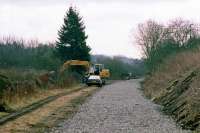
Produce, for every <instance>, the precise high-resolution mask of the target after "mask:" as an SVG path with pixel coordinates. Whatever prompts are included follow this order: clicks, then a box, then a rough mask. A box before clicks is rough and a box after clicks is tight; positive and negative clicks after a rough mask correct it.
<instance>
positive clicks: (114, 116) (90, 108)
mask: <svg viewBox="0 0 200 133" xmlns="http://www.w3.org/2000/svg"><path fill="white" fill-rule="evenodd" d="M139 87H140V84H139V80H129V81H121V82H116V83H114V84H111V85H107V86H104V87H102V88H100V89H101V90H100V91H98V92H97V93H95V94H94V95H93V96H92V97H91V98H90V99H88V100H87V102H86V103H85V104H83V105H82V106H81V107H80V109H79V111H78V112H77V113H76V114H75V115H74V116H73V117H72V118H71V119H68V120H66V121H64V122H62V123H60V125H59V126H58V127H56V128H53V129H52V130H51V132H52V133H187V131H183V130H182V129H181V128H180V127H178V126H176V123H175V122H174V121H173V120H172V119H171V118H169V117H168V116H166V115H163V114H162V113H161V112H160V111H159V110H160V106H158V105H156V104H154V103H152V102H151V101H150V100H148V99H146V98H144V96H143V95H142V91H140V90H139V89H138V88H139Z"/></svg>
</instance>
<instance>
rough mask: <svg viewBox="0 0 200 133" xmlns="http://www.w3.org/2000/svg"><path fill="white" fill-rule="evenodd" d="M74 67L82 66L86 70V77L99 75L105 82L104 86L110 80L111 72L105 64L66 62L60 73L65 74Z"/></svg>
mask: <svg viewBox="0 0 200 133" xmlns="http://www.w3.org/2000/svg"><path fill="white" fill-rule="evenodd" d="M73 66H82V67H84V68H85V75H87V77H88V76H89V75H99V76H100V77H101V79H102V81H103V84H105V83H106V80H107V79H109V78H110V71H109V69H105V68H104V65H103V64H91V63H90V62H88V61H80V60H69V61H66V62H65V63H64V64H63V66H62V68H61V70H60V73H63V72H64V71H65V70H67V69H68V68H69V67H73Z"/></svg>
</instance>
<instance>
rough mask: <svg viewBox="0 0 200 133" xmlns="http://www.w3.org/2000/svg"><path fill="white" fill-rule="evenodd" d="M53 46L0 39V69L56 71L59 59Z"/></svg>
mask: <svg viewBox="0 0 200 133" xmlns="http://www.w3.org/2000/svg"><path fill="white" fill-rule="evenodd" d="M54 49H55V46H54V45H53V44H50V43H49V44H42V43H38V42H37V41H25V40H23V39H16V38H11V37H8V38H3V39H0V68H22V69H24V68H25V69H40V70H57V68H58V67H59V66H60V64H61V62H60V59H59V58H57V57H56V56H55V55H54Z"/></svg>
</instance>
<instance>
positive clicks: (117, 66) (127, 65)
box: [92, 55, 145, 79]
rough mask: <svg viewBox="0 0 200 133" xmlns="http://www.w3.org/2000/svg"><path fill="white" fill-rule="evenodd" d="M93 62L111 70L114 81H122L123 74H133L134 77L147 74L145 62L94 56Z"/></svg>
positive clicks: (120, 57) (117, 57) (116, 57)
mask: <svg viewBox="0 0 200 133" xmlns="http://www.w3.org/2000/svg"><path fill="white" fill-rule="evenodd" d="M92 62H93V63H101V64H104V65H105V67H106V68H108V69H109V70H110V72H111V78H112V79H120V78H121V75H122V74H127V73H132V74H133V75H134V76H143V74H144V73H145V70H144V63H143V60H137V59H131V58H127V57H122V56H115V57H109V56H104V55H93V56H92Z"/></svg>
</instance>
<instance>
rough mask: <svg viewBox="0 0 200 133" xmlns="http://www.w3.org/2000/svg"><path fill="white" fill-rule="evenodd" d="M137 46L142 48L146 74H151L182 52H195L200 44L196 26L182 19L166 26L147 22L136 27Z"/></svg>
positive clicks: (199, 35) (150, 21) (199, 34)
mask: <svg viewBox="0 0 200 133" xmlns="http://www.w3.org/2000/svg"><path fill="white" fill-rule="evenodd" d="M136 40H137V44H139V45H140V46H141V47H142V50H143V53H144V57H145V64H146V67H147V69H148V72H150V73H151V72H153V71H155V70H156V69H157V68H159V66H160V65H161V64H162V63H163V62H164V61H165V60H166V58H169V57H172V56H173V55H175V54H176V53H179V52H181V51H183V50H188V49H192V50H195V49H197V48H198V46H199V44H200V33H199V27H198V25H197V24H195V23H193V22H191V21H188V20H182V19H175V20H172V21H170V22H169V23H168V24H167V25H164V24H160V23H157V22H155V21H152V20H149V21H147V22H145V23H142V24H139V25H138V34H137V36H136Z"/></svg>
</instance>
